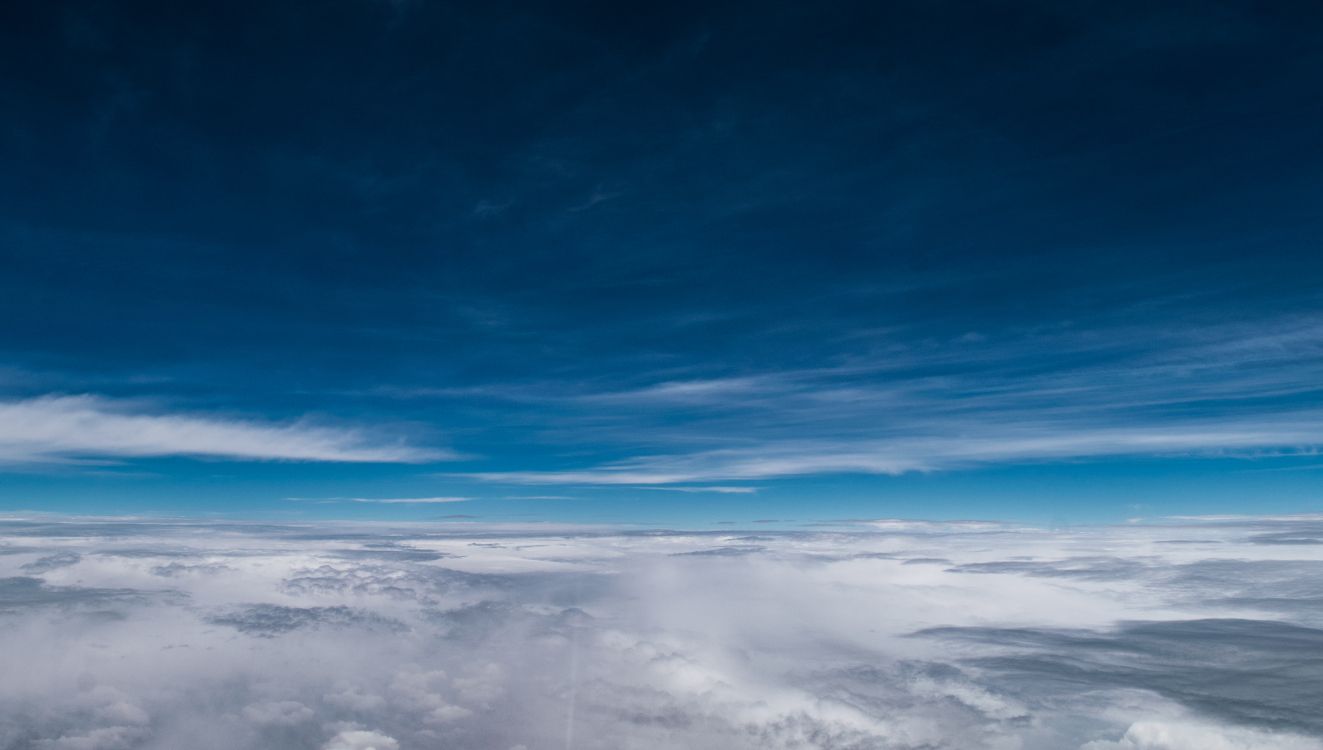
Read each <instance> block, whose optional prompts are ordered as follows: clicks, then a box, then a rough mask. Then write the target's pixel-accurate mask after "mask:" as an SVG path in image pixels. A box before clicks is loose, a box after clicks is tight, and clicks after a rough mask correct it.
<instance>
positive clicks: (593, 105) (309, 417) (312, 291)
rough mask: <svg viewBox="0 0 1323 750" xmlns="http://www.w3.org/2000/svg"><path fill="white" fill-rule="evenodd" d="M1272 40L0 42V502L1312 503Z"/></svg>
mask: <svg viewBox="0 0 1323 750" xmlns="http://www.w3.org/2000/svg"><path fill="white" fill-rule="evenodd" d="M1315 10H1316V9H1314V8H1312V6H1310V5H1309V4H1278V5H1275V6H1265V5H1263V4H1255V3H1190V4H1181V3H1158V4H1154V3H1119V4H1118V3H1100V4H1099V3H1069V2H1067V3H1036V2H1029V3H1011V4H1005V5H995V6H994V5H989V4H982V3H967V4H961V3H946V2H916V3H889V4H880V3H869V4H861V5H857V6H851V5H848V4H846V5H838V6H833V7H832V8H830V9H817V10H815V9H812V8H810V7H809V6H802V5H793V4H787V5H778V4H771V5H759V6H748V5H742V4H736V5H727V4H710V3H708V4H699V5H686V4H683V3H680V4H675V3H671V4H666V5H665V6H656V7H649V8H646V9H644V8H629V7H627V6H622V5H619V4H601V5H596V4H577V3H565V4H559V5H553V4H541V3H527V4H515V5H506V4H502V3H496V4H487V5H484V6H482V7H481V8H480V7H478V6H476V5H472V4H469V5H467V6H464V5H451V4H445V3H437V2H427V1H425V0H417V1H414V2H409V1H403V2H374V1H371V0H355V1H354V2H327V3H315V4H304V3H283V2H276V3H270V2H267V3H251V4H250V3H220V4H215V3H213V4H208V3H201V4H199V3H184V4H178V3H162V4H159V5H157V4H145V3H135V2H130V3H101V2H68V3H37V2H33V3H24V2H19V3H10V4H7V5H6V7H5V9H4V10H3V11H2V12H3V18H0V29H3V31H0V34H3V36H4V39H3V44H2V45H0V46H2V47H3V50H4V52H3V61H4V62H3V64H4V66H5V67H6V69H7V70H9V71H10V72H9V74H8V75H6V76H5V77H4V79H3V80H2V81H0V101H2V102H3V103H4V108H5V111H6V113H7V114H6V117H5V125H4V128H3V129H2V130H0V158H3V161H4V163H5V165H6V166H5V169H4V170H3V173H0V195H2V196H3V201H2V202H0V253H2V260H3V266H4V270H3V272H2V273H0V358H2V360H0V472H3V475H2V476H0V507H3V508H9V509H11V510H47V511H49V510H62V511H76V512H81V513H99V512H112V513H113V512H125V511H131V512H137V513H167V514H198V513H204V514H223V515H228V516H256V515H260V516H264V517H265V516H273V515H275V516H285V517H291V518H293V517H346V518H366V517H380V518H383V519H391V518H393V519H406V518H422V517H428V516H430V515H432V514H435V513H438V512H449V511H452V510H456V509H462V511H460V512H463V513H464V514H466V515H473V516H479V517H483V518H492V519H498V518H514V517H520V518H542V519H548V520H569V519H573V520H589V519H599V520H610V521H638V522H644V523H647V522H654V521H663V522H667V523H675V522H677V521H679V522H684V523H688V524H708V523H716V522H719V521H723V520H736V521H751V520H756V519H760V518H764V517H766V516H768V515H769V514H770V515H772V516H773V517H775V518H788V519H794V520H799V521H805V520H808V521H811V520H820V519H830V518H839V517H848V516H856V515H859V514H865V515H878V514H882V515H897V514H899V515H910V514H914V513H916V512H922V513H924V514H926V515H929V516H938V517H962V516H968V515H970V514H974V515H988V514H991V515H996V516H999V517H1006V516H1009V517H1016V518H1032V519H1036V520H1060V521H1075V520H1109V521H1117V520H1123V519H1125V518H1128V517H1132V516H1137V515H1139V516H1143V515H1147V514H1154V513H1157V514H1162V513H1169V512H1194V511H1202V510H1209V509H1215V510H1228V509H1236V510H1242V511H1243V510H1254V511H1264V510H1267V511H1274V512H1280V511H1299V510H1309V509H1320V508H1323V500H1321V499H1320V497H1319V493H1318V491H1317V488H1318V487H1319V484H1318V480H1319V478H1320V476H1323V475H1320V474H1319V472H1318V471H1317V469H1320V468H1323V465H1320V463H1319V458H1318V456H1317V447H1318V446H1319V445H1321V444H1323V386H1321V385H1320V384H1323V306H1321V305H1320V302H1321V301H1323V293H1321V292H1320V283H1319V282H1320V280H1323V253H1319V252H1318V237H1319V231H1320V229H1323V210H1320V208H1321V207H1320V205H1319V200H1318V196H1319V195H1320V190H1323V169H1320V168H1321V167H1323V152H1320V151H1319V149H1318V148H1317V137H1318V124H1319V121H1320V116H1321V115H1323V99H1321V98H1320V96H1319V86H1318V82H1319V81H1320V80H1323V48H1320V47H1319V45H1318V44H1317V34H1316V31H1317V29H1318V28H1319V23H1320V21H1323V14H1319V13H1316V12H1314V11H1315ZM19 71H22V73H21V74H20V72H19ZM435 498H446V499H451V500H459V499H464V500H465V503H464V504H463V505H454V504H450V505H445V506H444V507H441V506H438V505H436V504H435V503H434V502H427V500H428V499H435ZM409 499H417V500H418V502H406V501H407V500H409Z"/></svg>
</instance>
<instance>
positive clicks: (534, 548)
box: [0, 517, 1323, 750]
mask: <svg viewBox="0 0 1323 750" xmlns="http://www.w3.org/2000/svg"><path fill="white" fill-rule="evenodd" d="M1320 531H1323V522H1320V521H1319V520H1318V519H1314V518H1309V517H1297V518H1291V519H1253V518H1240V519H1189V520H1183V521H1173V522H1170V523H1166V524H1159V525H1136V526H1128V527H1123V528H1081V529H1073V530H1066V531H1044V530H1039V529H1032V528H1023V527H1016V526H1010V525H1005V524H999V523H993V522H978V523H973V522H965V523H943V522H878V523H876V524H867V525H857V526H854V527H851V528H849V529H842V530H839V531H824V532H820V533H808V532H789V533H767V532H763V533H760V534H758V535H756V536H755V535H752V534H749V533H746V532H728V533H721V534H717V533H683V532H628V531H608V530H591V529H585V530H580V531H570V530H560V531H557V530H554V529H550V528H544V529H541V530H538V529H522V530H520V529H516V528H513V527H505V528H500V527H481V526H476V525H472V524H455V525H449V526H443V525H427V526H411V527H387V526H381V525H378V526H370V527H362V526H351V525H343V524H340V525H337V524H325V525H262V524H255V523H250V524H229V525H225V524H201V523H197V524H195V523H155V522H149V521H99V522H85V521H75V520H64V521H60V520H50V519H39V518H38V519H29V520H18V519H12V520H9V521H4V522H0V620H2V621H3V627H4V630H5V633H6V649H5V651H6V657H5V658H6V662H7V668H6V670H5V671H4V675H3V676H0V748H5V750H35V749H37V748H42V749H54V748H65V749H69V750H73V749H75V748H77V749H81V750H88V749H93V750H110V749H111V748H115V749H129V748H142V749H144V750H149V749H162V750H164V749H165V748H174V747H180V746H189V747H197V748H213V747H214V748H222V747H223V748H254V749H256V748H269V747H282V748H307V749H308V750H367V748H376V750H408V749H409V748H430V747H438V746H440V747H446V748H456V749H462V748H473V749H474V750H477V749H478V748H498V749H499V750H505V749H507V748H510V749H515V748H523V749H524V750H533V749H534V748H555V749H556V750H559V749H560V748H584V749H590V748H601V749H603V750H605V749H606V748H621V747H630V748H639V749H640V750H646V749H650V748H667V749H670V748H674V749H675V750H680V749H681V748H684V749H686V750H688V749H691V748H700V749H707V748H710V749H712V750H716V749H717V748H722V749H723V750H724V749H727V748H750V749H753V748H759V749H762V748H784V749H786V750H789V749H790V748H797V749H798V748H821V749H823V750H828V749H831V750H843V749H845V748H850V749H857V750H865V749H873V748H879V749H880V748H897V749H900V748H911V749H914V750H917V749H918V748H924V749H926V750H933V749H935V748H952V749H956V748H959V749H961V750H964V749H970V748H988V749H989V750H1012V749H1018V750H1060V749H1061V748H1080V749H1081V750H1138V749H1140V748H1143V749H1144V750H1208V749H1209V748H1223V749H1226V750H1250V749H1251V748H1263V749H1265V750H1267V749H1268V748H1274V749H1275V748H1286V749H1288V750H1320V748H1323V722H1320V720H1319V716H1323V710H1320V709H1323V704H1320V699H1319V698H1318V696H1319V695H1323V658H1320V656H1319V654H1320V653H1323V586H1321V585H1320V584H1319V581H1320V580H1323V546H1321V545H1319V544H1318V543H1317V542H1316V541H1315V542H1313V543H1304V542H1298V543H1291V544H1279V543H1275V541H1274V540H1275V539H1278V538H1281V537H1282V535H1286V536H1288V537H1290V538H1292V539H1315V540H1316V539H1317V537H1318V535H1319V534H1320Z"/></svg>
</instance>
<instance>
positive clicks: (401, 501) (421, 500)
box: [349, 497, 473, 505]
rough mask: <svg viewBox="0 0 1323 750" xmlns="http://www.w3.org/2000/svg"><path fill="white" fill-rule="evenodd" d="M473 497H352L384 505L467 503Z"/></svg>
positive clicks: (352, 499)
mask: <svg viewBox="0 0 1323 750" xmlns="http://www.w3.org/2000/svg"><path fill="white" fill-rule="evenodd" d="M472 499H473V498H471V497H351V498H349V500H350V501H351V502H355V503H381V504H383V505H432V504H439V503H466V502H468V501H470V500H472Z"/></svg>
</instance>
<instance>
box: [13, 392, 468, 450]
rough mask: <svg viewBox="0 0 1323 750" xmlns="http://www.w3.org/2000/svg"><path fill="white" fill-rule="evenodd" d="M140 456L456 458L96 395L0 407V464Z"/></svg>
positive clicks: (360, 434)
mask: <svg viewBox="0 0 1323 750" xmlns="http://www.w3.org/2000/svg"><path fill="white" fill-rule="evenodd" d="M143 456H212V457H220V458H232V459H244V460H290V461H346V462H406V463H407V462H422V461H434V460H442V459H446V458H452V457H453V454H450V453H449V452H447V451H443V450H435V449H427V448H420V447H416V446H412V445H409V444H407V443H405V442H402V441H399V440H393V439H389V438H388V437H386V436H383V435H380V434H377V433H375V432H372V431H367V430H362V429H353V428H342V427H327V426H319V425H315V424H312V423H311V422H308V421H306V420H302V421H296V422H288V423H273V422H259V421H249V420H241V419H231V418H222V417H216V416H208V415H199V414H182V413H168V412H160V411H156V410H150V409H147V408H146V407H144V406H143V405H141V404H136V403H126V402H119V401H113V400H109V399H105V398H101V397H97V396H87V395H82V396H44V397H40V398H32V399H26V400H21V401H5V402H0V462H5V463H30V462H36V463H43V462H58V461H73V460H80V459H96V458H102V459H104V458H134V457H143Z"/></svg>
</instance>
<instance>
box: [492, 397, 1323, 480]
mask: <svg viewBox="0 0 1323 750" xmlns="http://www.w3.org/2000/svg"><path fill="white" fill-rule="evenodd" d="M1320 424H1323V415H1317V416H1316V415H1313V414H1296V415H1294V416H1293V417H1292V418H1291V419H1289V420H1288V419H1279V420H1275V421H1273V422H1263V423H1258V422H1254V423H1244V424H1240V423H1234V424H1229V423H1208V424H1184V425H1171V426H1161V427H1157V426H1154V427H1143V426H1140V427H1135V428H1129V429H1123V428H1088V427H1079V428H1072V427H1071V426H1070V425H1022V426H1019V427H1016V426H1014V425H1011V426H1004V427H1000V428H996V429H988V428H982V427H980V428H974V427H969V428H966V429H965V431H963V432H959V431H956V430H952V433H953V434H950V435H922V434H914V435H909V436H905V437H898V438H894V439H887V440H858V441H841V440H819V441H802V440H773V441H768V442H764V443H760V444H758V445H756V446H753V447H749V448H731V449H720V450H711V451H703V452H698V453H681V454H674V455H657V456H644V457H639V458H633V459H628V460H624V461H619V462H616V463H610V464H603V465H599V466H591V467H587V468H583V469H572V470H565V471H511V472H479V473H473V474H469V475H468V476H472V477H475V478H478V479H482V480H487V481H494V482H507V483H511V484H532V485H560V484H598V485H630V484H636V485H649V484H651V485H665V484H682V483H691V482H712V481H739V480H746V481H747V480H757V479H774V478H778V477H790V476H803V475H810V474H856V473H857V474H891V475H895V474H905V473H909V472H918V471H937V470H941V469H955V468H962V467H971V466H978V465H985V464H993V463H1016V462H1019V463H1023V462H1033V461H1053V460H1069V459H1087V458H1100V457H1107V456H1139V455H1192V456H1209V455H1222V456H1225V455H1228V454H1231V455H1235V454H1237V453H1244V452H1247V451H1252V450H1256V449H1264V448H1274V447H1281V446H1291V445H1296V446H1302V447H1303V446H1312V445H1314V444H1317V443H1319V442H1323V429H1321V428H1320V427H1319V425H1320Z"/></svg>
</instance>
